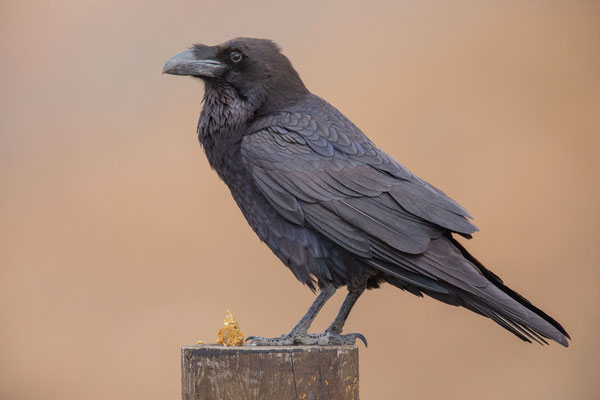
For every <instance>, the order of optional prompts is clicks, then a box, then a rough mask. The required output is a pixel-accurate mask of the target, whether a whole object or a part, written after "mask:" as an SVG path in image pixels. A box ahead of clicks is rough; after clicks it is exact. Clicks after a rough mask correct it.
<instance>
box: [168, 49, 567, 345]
mask: <svg viewBox="0 0 600 400" xmlns="http://www.w3.org/2000/svg"><path fill="white" fill-rule="evenodd" d="M163 72H164V73H167V74H173V75H189V76H193V77H196V78H200V79H202V80H203V81H204V83H205V94H204V105H203V108H202V112H201V114H200V121H199V122H198V138H199V140H200V143H201V144H202V146H203V147H204V151H205V152H206V156H207V158H208V161H209V163H210V165H211V167H212V168H213V169H214V170H215V171H216V172H217V173H218V174H219V176H220V178H221V179H222V180H223V181H224V182H225V183H226V184H227V186H228V187H229V189H230V190H231V194H232V196H233V198H234V199H235V201H236V202H237V204H238V206H239V207H240V209H241V211H242V213H243V215H244V216H245V217H246V220H247V221H248V223H249V224H250V226H251V227H252V229H253V230H254V232H256V234H257V235H258V237H259V238H260V239H261V240H262V241H263V242H265V243H266V244H267V246H269V248H270V249H271V250H272V251H273V252H274V253H275V254H276V255H277V257H279V259H280V260H281V261H283V263H284V264H285V265H286V266H287V267H288V268H289V269H290V270H291V271H292V273H293V274H294V275H295V276H296V278H297V279H298V280H299V281H300V282H302V283H303V284H305V285H307V286H308V287H309V288H311V289H312V290H313V292H314V291H316V289H317V287H318V289H319V294H318V296H317V297H316V299H315V301H314V303H313V304H312V305H311V306H310V308H309V310H308V312H307V313H306V314H305V315H304V317H302V319H301V320H300V322H298V324H297V325H296V326H295V327H294V328H293V329H292V330H291V331H290V333H288V334H284V335H282V336H281V337H279V338H263V337H251V338H249V339H251V340H252V343H253V344H255V345H290V344H295V343H302V344H320V345H325V344H341V343H347V344H349V343H354V342H355V341H356V339H357V338H359V339H361V340H363V341H364V342H365V344H366V340H365V339H364V337H363V336H362V335H361V334H359V333H351V334H346V335H342V328H343V327H344V323H345V321H346V318H347V317H348V314H349V313H350V310H351V309H352V306H353V305H354V304H355V302H356V300H357V299H358V298H359V296H360V295H361V294H362V293H363V292H364V290H365V289H372V288H377V287H379V285H380V284H382V283H383V282H388V283H390V284H392V285H394V286H396V287H398V288H400V289H402V290H406V291H408V292H410V293H412V294H415V295H417V296H423V295H424V294H426V295H428V296H430V297H433V298H434V299H437V300H440V301H442V302H444V303H447V304H451V305H454V306H462V307H465V308H468V309H469V310H471V311H474V312H476V313H478V314H481V315H483V316H486V317H488V318H490V319H492V320H493V321H494V322H496V323H498V324H499V325H500V326H502V327H503V328H505V329H507V330H508V331H510V332H512V333H513V334H515V335H516V336H517V337H519V338H520V339H522V340H524V341H526V342H531V341H532V340H533V341H536V342H538V343H547V342H546V341H545V340H544V338H547V339H551V340H554V341H556V342H558V343H560V344H562V345H563V346H568V342H567V338H570V337H569V335H568V334H567V332H566V331H565V330H564V329H563V327H562V326H561V325H560V324H559V323H558V322H557V321H555V320H554V319H552V318H551V317H550V316H548V315H547V314H546V313H544V312H543V311H541V310H540V309H538V308H537V307H535V306H534V305H533V304H531V303H530V302H529V301H528V300H526V299H525V298H524V297H522V296H521V295H519V294H518V293H516V292H515V291H513V290H512V289H510V288H509V287H508V286H506V285H505V284H504V283H503V282H502V280H501V279H500V278H499V277H498V276H497V275H495V274H494V273H493V272H491V271H490V270H488V269H487V268H486V267H484V266H483V265H482V264H481V263H480V262H479V261H477V259H476V258H475V257H473V256H472V255H471V254H469V252H468V251H467V250H466V249H465V248H464V247H463V246H462V245H461V244H460V243H459V242H458V241H457V240H456V239H455V237H454V235H455V234H456V235H461V236H463V237H466V238H471V235H472V234H473V233H474V232H476V231H477V228H476V227H475V226H474V225H473V224H472V223H471V222H470V221H469V219H471V216H470V215H469V213H468V212H467V211H465V209H464V208H462V207H461V206H460V205H458V204H457V203H456V202H455V201H453V200H452V199H450V198H449V197H447V196H446V195H445V194H444V193H443V192H442V191H440V190H439V189H436V188H435V187H433V186H432V185H430V184H429V183H427V182H425V181H423V180H421V179H419V178H418V177H417V176H415V175H413V174H412V173H411V172H410V171H409V170H407V169H406V168H405V167H404V166H402V165H400V164H399V163H398V162H397V161H396V160H394V159H393V158H392V157H390V156H388V155H387V154H386V153H384V152H383V151H382V150H380V149H378V148H377V147H376V146H375V145H374V144H373V142H371V140H369V138H368V137H367V136H365V135H364V134H363V133H362V132H361V131H360V129H358V128H357V127H356V125H354V124H353V123H352V122H351V121H350V120H349V119H348V118H346V117H345V116H344V115H343V114H342V113H340V112H339V111H338V110H337V109H336V108H335V107H333V106H332V105H331V104H329V103H327V102H326V101H325V100H323V99H321V98H320V97H318V96H316V95H314V94H312V93H311V92H310V91H309V90H308V89H307V88H306V86H305V85H304V83H303V82H302V80H301V79H300V76H299V75H298V73H297V72H296V70H295V69H294V68H293V67H292V64H291V63H290V61H289V60H288V58H287V57H285V56H284V55H283V54H282V53H281V50H280V48H279V47H278V46H277V45H276V44H275V43H274V42H272V41H270V40H265V39H250V38H237V39H233V40H230V41H228V42H226V43H223V44H220V45H217V46H205V45H202V44H196V45H194V46H193V47H191V48H190V49H189V50H185V51H183V52H181V53H179V54H177V55H175V56H174V57H173V58H171V59H170V60H169V61H167V63H166V64H165V66H164V69H163ZM341 286H347V288H348V295H347V297H346V299H345V300H344V302H343V304H342V306H341V309H340V311H339V313H338V315H337V316H336V318H335V319H334V321H333V322H332V323H331V325H330V326H329V328H327V329H326V331H325V332H323V333H320V334H309V333H308V329H309V327H310V325H311V323H312V321H313V320H314V318H315V316H316V315H317V313H318V312H319V310H320V309H321V308H322V307H323V304H325V302H326V301H327V300H328V299H329V298H330V297H331V296H332V295H333V294H334V293H335V291H336V289H337V288H339V287H341Z"/></svg>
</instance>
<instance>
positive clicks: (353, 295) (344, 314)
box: [326, 287, 365, 335]
mask: <svg viewBox="0 0 600 400" xmlns="http://www.w3.org/2000/svg"><path fill="white" fill-rule="evenodd" d="M364 291H365V288H364V287H361V288H352V289H348V294H347V295H346V298H345V299H344V302H343V303H342V306H341V307H340V311H339V312H338V314H337V316H336V317H335V319H334V320H333V322H332V323H331V325H329V328H327V329H326V331H328V332H334V333H337V334H338V335H340V334H341V333H342V330H343V329H344V324H345V323H346V319H347V318H348V315H350V311H351V310H352V307H354V304H355V303H356V300H358V298H359V297H360V295H361V294H363V292H364Z"/></svg>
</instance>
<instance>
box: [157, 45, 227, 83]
mask: <svg viewBox="0 0 600 400" xmlns="http://www.w3.org/2000/svg"><path fill="white" fill-rule="evenodd" d="M206 47H207V50H208V46H206ZM202 53H205V52H200V54H199V55H200V58H196V56H195V55H194V51H193V50H191V49H189V50H184V51H182V52H181V53H177V54H176V55H175V56H173V57H172V58H171V59H170V60H169V61H167V63H166V64H165V66H164V67H163V71H162V72H163V74H171V75H191V76H198V77H209V78H215V77H218V76H219V75H220V74H221V73H222V72H223V71H224V70H225V64H223V63H221V62H220V61H217V60H215V59H213V58H210V57H206V58H205V56H210V55H211V54H206V55H205V54H202ZM206 53H210V52H206ZM215 54H216V51H215Z"/></svg>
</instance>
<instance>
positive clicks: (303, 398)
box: [181, 345, 358, 400]
mask: <svg viewBox="0 0 600 400" xmlns="http://www.w3.org/2000/svg"><path fill="white" fill-rule="evenodd" d="M181 350H182V354H181V356H182V397H183V399H184V400H192V399H194V400H197V399H202V400H213V399H215V400H216V399H219V400H221V399H232V400H238V399H247V400H250V399H272V400H280V399H281V400H284V399H285V400H290V399H298V400H317V399H331V400H338V399H340V400H342V399H343V400H356V399H358V347H357V346H272V347H258V346H242V347H224V346H219V345H193V346H186V347H183V348H182V349H181Z"/></svg>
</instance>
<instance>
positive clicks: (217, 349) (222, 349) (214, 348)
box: [181, 344, 358, 353]
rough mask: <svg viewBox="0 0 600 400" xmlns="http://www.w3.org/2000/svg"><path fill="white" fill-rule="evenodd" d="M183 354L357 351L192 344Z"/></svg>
mask: <svg viewBox="0 0 600 400" xmlns="http://www.w3.org/2000/svg"><path fill="white" fill-rule="evenodd" d="M181 350H182V351H184V352H190V351H191V352H204V351H206V352H210V353H290V352H304V351H308V352H338V351H344V352H348V351H353V350H358V346H356V345H327V346H304V345H297V346H253V345H244V346H222V345H219V344H192V345H187V346H183V347H182V348H181Z"/></svg>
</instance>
